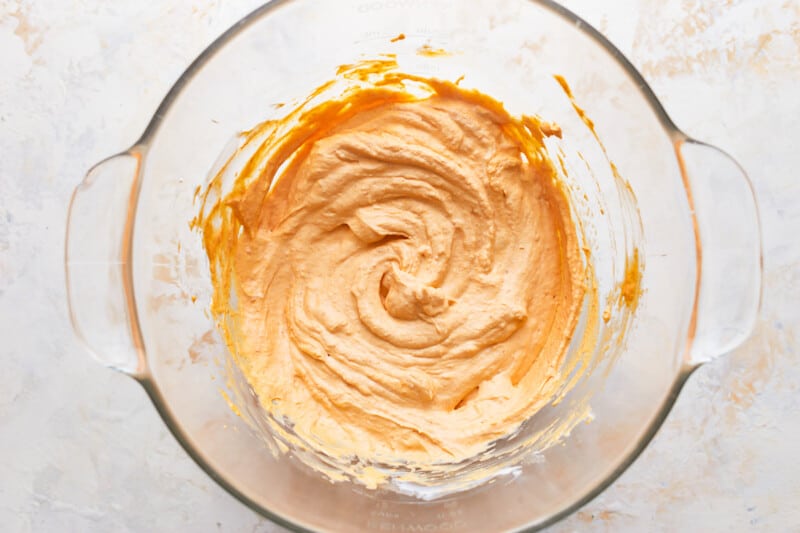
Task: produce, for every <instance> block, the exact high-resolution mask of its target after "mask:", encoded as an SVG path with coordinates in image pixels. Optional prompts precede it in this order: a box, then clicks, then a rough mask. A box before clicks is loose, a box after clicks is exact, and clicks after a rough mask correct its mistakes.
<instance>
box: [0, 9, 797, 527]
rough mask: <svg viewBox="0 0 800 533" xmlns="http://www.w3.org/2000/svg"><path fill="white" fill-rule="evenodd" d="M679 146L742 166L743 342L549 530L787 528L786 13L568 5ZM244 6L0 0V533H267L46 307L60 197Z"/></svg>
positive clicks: (793, 501)
mask: <svg viewBox="0 0 800 533" xmlns="http://www.w3.org/2000/svg"><path fill="white" fill-rule="evenodd" d="M565 3H566V5H567V6H568V7H570V8H571V9H573V10H575V11H576V12H577V13H578V14H580V15H582V16H583V17H585V18H586V19H587V20H588V21H589V22H590V23H592V24H593V25H595V26H596V27H597V28H599V29H600V30H601V31H602V32H604V33H605V34H606V35H607V36H608V37H609V38H610V39H611V40H612V41H613V42H614V43H615V44H616V45H617V46H618V47H619V48H620V49H621V50H622V51H623V53H625V54H626V55H627V56H628V57H629V58H630V59H631V60H632V61H633V63H634V64H635V65H636V66H637V67H639V68H640V69H641V71H642V72H643V74H644V76H645V78H646V79H647V80H648V81H649V82H650V83H651V84H652V86H653V88H654V90H655V92H656V93H657V95H658V96H659V97H660V98H661V100H662V102H663V104H664V106H665V107H666V109H667V111H668V112H669V113H670V114H671V115H672V117H673V119H674V120H675V122H676V123H677V124H678V125H679V126H681V127H682V128H683V129H684V130H685V131H687V132H688V133H689V134H690V135H693V136H695V137H697V138H699V139H703V140H706V141H708V142H711V143H712V144H715V145H718V146H720V147H722V148H723V149H725V150H727V151H729V152H730V153H732V154H733V155H734V156H735V157H736V158H737V159H738V160H739V161H740V162H741V164H742V165H743V166H744V167H745V169H746V170H747V171H748V172H749V174H750V176H751V178H752V180H753V182H754V184H755V188H756V191H757V194H758V197H759V203H760V206H761V210H762V217H763V225H764V245H765V246H764V249H765V269H766V272H765V274H766V277H765V295H764V308H763V313H762V316H761V319H760V320H759V323H758V326H757V329H756V332H755V334H754V336H753V338H752V339H751V340H750V341H748V342H747V344H746V345H745V346H743V347H741V348H740V349H738V350H736V351H735V352H734V353H732V354H729V355H728V356H726V357H724V358H722V359H720V360H717V361H715V362H713V363H711V364H709V365H707V366H705V367H703V368H702V369H700V370H699V371H698V372H697V373H696V374H695V375H694V376H693V377H692V378H691V380H690V382H689V384H688V385H687V387H686V388H685V389H684V391H683V393H682V395H681V397H680V399H679V401H678V403H677V405H676V406H675V409H674V410H673V412H672V414H671V415H670V416H669V419H668V420H667V422H666V423H665V425H664V427H663V429H662V430H661V431H660V433H659V434H658V436H657V437H656V439H655V440H654V441H653V443H652V444H651V445H650V447H649V448H648V449H647V450H646V451H645V453H644V454H643V455H642V456H641V458H640V459H639V460H638V461H637V462H636V463H635V464H634V465H633V466H632V467H631V468H630V470H628V471H627V472H626V473H625V474H624V475H623V476H622V477H621V478H620V480H619V481H617V482H616V483H615V484H614V485H613V486H612V487H611V488H609V489H608V490H607V491H606V492H605V493H604V494H603V495H601V496H600V497H599V498H597V499H596V500H595V501H593V502H592V503H590V504H589V505H587V506H586V507H585V508H584V509H582V510H581V511H579V512H578V513H576V514H575V515H573V516H572V517H570V518H569V519H567V520H565V521H563V522H561V523H560V524H558V525H556V526H554V527H553V528H552V531H555V532H566V531H573V530H581V531H584V530H586V531H724V532H730V531H750V530H759V531H800V506H798V504H799V503H800V458H799V457H800V455H798V453H799V452H798V445H800V392H799V391H798V385H800V360H799V356H798V351H797V333H798V326H800V320H799V318H800V266H799V265H800V175H798V173H799V172H800V171H799V170H798V169H800V0H727V1H726V0H705V1H701V0H667V1H663V0H614V1H613V2H612V1H606V2H597V1H595V0H569V1H565ZM258 4H259V1H258V0H226V1H221V0H194V1H192V0H173V1H169V2H167V1H164V2H147V1H142V0H115V1H113V2H110V1H103V0H37V1H33V0H31V1H28V2H16V1H10V0H0V529H1V530H2V531H87V532H107V531H229V532H238V531H257V532H274V531H279V530H280V528H278V527H276V526H274V525H272V524H270V523H269V522H268V521H266V520H264V519H262V518H259V517H258V516H256V515H255V514H254V513H252V512H251V511H249V510H248V509H246V508H245V507H243V506H242V505H240V504H239V503H238V502H237V501H235V500H234V499H233V498H232V497H231V496H229V495H227V494H226V493H225V492H224V491H223V490H222V489H220V488H219V487H217V486H216V485H215V484H214V483H213V482H212V481H211V480H210V479H209V478H207V477H206V476H205V475H204V474H203V473H202V472H201V471H200V469H199V468H198V467H196V466H195V465H194V463H192V462H191V461H190V459H189V458H188V457H187V456H186V455H185V454H184V453H183V451H182V450H181V449H180V448H179V447H178V445H177V444H176V442H175V441H174V440H173V438H172V437H171V436H170V435H169V434H168V433H167V431H166V430H165V428H164V425H163V424H162V423H161V420H160V419H159V418H158V415H157V414H156V412H155V410H154V409H153V407H152V406H151V404H150V402H149V400H148V399H147V398H146V396H145V394H144V392H143V391H142V390H140V388H139V386H138V385H136V384H135V383H134V382H133V381H132V380H130V379H128V378H126V377H124V376H122V375H120V374H116V373H114V372H112V371H109V370H106V369H104V368H102V367H101V366H100V365H98V364H97V363H95V362H93V361H92V360H90V358H89V357H88V355H87V354H86V353H85V352H84V351H83V350H82V349H81V347H80V346H78V344H77V343H76V341H75V340H74V339H73V336H72V333H71V330H70V327H69V324H68V321H67V314H66V313H67V311H66V304H65V290H64V273H63V266H62V263H63V240H64V223H65V219H66V208H67V202H68V198H69V194H70V192H71V190H72V189H73V187H74V186H75V185H76V184H77V183H78V182H79V180H80V179H81V177H82V175H83V173H84V172H85V171H86V170H87V169H88V168H89V166H90V165H91V164H92V163H94V162H97V161H98V160H99V159H101V158H103V157H104V156H107V155H110V154H112V153H115V152H117V151H119V150H120V149H123V148H126V147H127V146H128V145H129V144H130V143H131V142H132V141H133V140H134V139H136V138H137V137H138V135H139V134H140V133H141V131H142V129H143V128H144V126H145V124H146V122H147V121H148V120H149V118H150V115H151V113H152V112H153V111H154V110H155V108H156V106H157V104H158V102H159V101H160V99H161V97H162V96H163V95H164V94H165V92H166V91H167V90H168V88H169V87H170V85H171V84H172V82H173V81H174V80H175V79H176V78H177V77H178V76H179V75H180V73H181V72H182V70H183V69H184V68H185V67H186V66H187V65H188V63H189V62H190V61H191V60H192V59H193V58H194V57H195V56H196V55H197V54H198V53H199V52H200V51H201V50H202V49H203V48H204V47H205V46H206V45H208V44H209V43H210V42H211V41H212V39H213V38H215V37H216V36H217V35H218V34H219V33H221V32H222V31H223V30H225V29H226V28H227V27H228V26H230V25H231V24H232V23H234V22H235V21H236V20H237V19H239V18H240V17H242V16H243V15H245V14H247V13H248V12H249V11H250V10H252V9H253V8H255V7H256V6H257V5H258Z"/></svg>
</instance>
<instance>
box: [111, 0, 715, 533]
mask: <svg viewBox="0 0 800 533" xmlns="http://www.w3.org/2000/svg"><path fill="white" fill-rule="evenodd" d="M292 1H294V0H269V1H267V2H266V3H265V4H263V5H261V6H259V7H257V8H256V9H254V10H253V11H251V12H250V13H248V14H247V15H245V16H244V17H243V18H241V19H240V20H239V21H237V22H236V23H234V24H233V25H232V26H231V27H230V28H228V29H227V30H225V31H224V32H223V33H222V34H221V35H219V37H217V38H216V39H215V40H214V41H213V42H212V43H211V44H209V45H208V46H207V47H206V48H205V49H204V50H203V51H202V52H201V53H200V54H199V55H198V56H197V57H196V58H195V59H194V60H193V61H192V62H191V63H190V64H189V66H188V67H187V68H186V70H184V72H183V73H182V74H181V75H180V77H179V78H178V79H177V80H176V81H175V83H174V84H173V85H172V87H171V88H170V89H169V91H168V92H167V94H166V95H165V96H164V98H163V99H162V100H161V103H160V104H159V106H158V108H157V109H156V111H155V113H154V114H153V116H152V118H151V119H150V121H149V122H148V124H147V126H146V127H145V129H144V131H143V132H142V134H141V136H140V137H139V138H138V140H137V141H136V142H135V143H134V144H133V145H132V146H131V148H129V149H128V150H127V152H128V153H139V154H141V155H142V156H143V157H144V156H145V155H146V152H147V148H148V146H149V144H150V142H151V141H152V139H153V138H154V136H155V134H156V132H157V131H158V128H159V126H160V125H161V123H162V121H163V118H164V117H165V116H166V114H167V112H168V111H169V108H170V107H171V106H172V105H173V103H174V102H175V100H177V98H178V96H179V95H180V93H181V91H182V90H183V89H184V88H185V87H186V86H187V85H188V84H189V83H190V82H191V81H192V79H193V78H194V77H195V75H196V74H197V73H198V72H199V71H200V70H201V69H202V68H203V67H204V66H205V64H206V63H207V62H208V61H209V60H210V59H211V58H212V57H213V56H214V55H215V54H216V53H217V52H218V51H219V50H220V49H221V48H222V47H223V46H225V45H226V44H227V43H228V42H229V41H231V40H232V39H233V38H234V37H236V36H237V35H238V34H239V33H241V32H242V31H244V30H246V29H247V28H248V27H250V26H251V25H253V24H254V23H255V22H257V21H258V20H260V19H261V18H262V17H265V16H267V15H269V14H270V13H271V12H272V11H273V10H275V9H277V8H278V7H280V6H282V5H284V4H288V3H290V2H292ZM521 1H523V2H530V3H533V4H537V5H538V6H540V7H542V8H544V9H546V10H548V11H550V12H551V13H553V14H555V15H557V16H559V17H561V18H562V19H563V20H565V21H567V22H570V23H572V24H574V25H575V26H576V27H577V28H578V29H579V30H580V31H581V32H583V34H584V35H586V36H587V37H589V38H590V39H591V40H592V41H593V42H594V43H595V44H597V45H598V46H600V47H602V48H603V49H604V50H605V51H606V52H607V53H609V55H611V56H612V57H613V58H614V59H616V61H617V63H618V64H619V65H620V66H621V67H622V68H623V71H624V72H625V74H627V76H628V77H629V78H630V80H631V81H633V82H634V84H635V85H636V87H637V88H638V90H639V93H640V94H641V96H642V97H643V98H644V99H645V100H646V101H647V103H648V104H649V105H650V108H651V109H652V110H653V112H654V113H655V115H656V117H657V118H658V120H659V122H660V124H661V126H662V128H663V129H664V131H665V132H666V134H667V135H668V136H669V137H670V139H671V140H672V141H673V143H674V144H675V145H676V146H677V145H678V143H682V142H696V141H694V139H692V138H690V137H689V136H687V135H686V134H685V133H684V132H683V131H681V130H680V129H679V128H678V127H677V126H676V125H675V123H674V122H673V121H672V119H671V118H670V117H669V115H668V114H667V112H666V110H665V109H664V107H663V106H662V105H661V102H660V101H659V100H658V98H657V97H656V95H655V93H654V92H653V90H652V89H651V87H650V85H649V84H648V83H647V81H646V80H645V79H644V77H643V76H642V75H641V73H640V72H639V71H638V70H637V69H636V67H634V66H633V64H632V63H631V62H630V61H629V60H628V58H627V57H625V55H624V54H623V53H622V52H621V51H620V50H619V49H618V48H617V47H616V46H615V45H614V44H612V43H611V41H609V40H608V39H607V38H606V37H605V36H604V35H603V34H602V33H600V31H598V30H597V29H596V28H595V27H594V26H592V25H591V24H589V23H588V22H586V21H585V20H584V19H582V18H581V17H580V16H578V15H577V14H576V13H574V12H572V11H571V10H569V9H568V8H566V7H564V6H562V5H561V4H559V3H557V2H556V1H555V0H521ZM123 153H124V152H123ZM136 192H137V194H136V195H137V198H136V199H135V202H136V203H137V204H138V188H137V191H136ZM135 212H136V209H135V206H134V209H132V212H131V213H129V217H130V222H131V225H130V228H131V230H130V231H131V232H132V231H134V230H133V228H134V226H135V225H134V224H133V223H132V222H133V219H134V217H135ZM692 218H693V222H694V224H695V227H696V224H697V221H696V219H695V217H694V215H692ZM132 246H133V239H132V238H129V239H127V247H129V248H132ZM698 246H699V241H698ZM131 251H132V250H131V249H129V250H128V253H129V254H130V252H131ZM126 274H127V275H126V276H125V278H126V283H130V285H131V286H133V284H132V281H133V279H132V272H130V271H128V272H127V273H126ZM699 281H700V280H699V276H698V279H697V283H699ZM695 296H696V295H695ZM134 311H135V308H134ZM696 316H697V298H695V300H694V303H693V308H692V311H691V315H690V323H692V324H693V323H694V322H695V320H696ZM133 322H134V323H133V324H131V327H132V333H133V335H134V337H136V339H134V340H135V341H138V346H140V347H143V346H144V343H143V338H142V334H141V331H140V329H139V327H138V320H133ZM688 337H689V339H688V342H687V343H686V345H685V346H686V347H685V349H684V354H685V355H686V357H684V360H685V361H688V360H689V359H688V352H689V350H690V348H691V344H692V340H693V332H692V331H691V328H690V331H689V335H688ZM145 357H146V356H145ZM699 366H700V364H689V363H685V364H683V365H682V366H681V367H680V368H679V369H678V371H677V373H676V376H675V380H674V381H673V383H672V386H671V388H670V390H669V391H668V393H667V394H666V396H665V398H664V400H663V401H662V403H661V405H660V406H659V407H658V409H657V410H656V411H655V415H654V416H653V418H652V420H651V421H650V423H649V424H648V426H647V427H646V428H645V430H644V432H643V433H642V435H641V437H640V438H639V439H638V441H636V442H635V445H634V446H633V447H632V448H631V450H630V451H629V452H627V454H626V455H624V456H623V457H622V459H621V460H620V461H619V462H618V463H617V465H616V466H615V467H614V469H613V470H612V471H611V472H610V473H609V474H608V475H607V476H606V477H605V478H603V479H602V480H601V481H600V482H599V483H597V485H595V486H594V487H592V488H591V489H590V490H588V491H586V492H585V493H584V494H582V495H580V496H579V497H577V498H575V499H574V500H573V502H572V503H570V504H569V505H566V506H564V507H562V508H561V509H558V510H557V511H555V512H553V513H552V514H550V515H549V516H547V517H546V518H544V519H542V520H538V521H534V522H529V523H528V524H526V525H524V526H522V527H521V528H520V529H519V530H518V531H539V530H541V529H544V528H546V527H549V526H551V525H553V524H555V523H557V522H559V521H560V520H562V519H564V518H566V517H567V516H569V515H571V514H572V513H574V512H575V511H577V510H578V509H580V508H581V507H583V506H584V505H586V504H587V503H589V502H590V501H592V500H593V499H595V498H596V497H597V496H598V495H599V494H600V493H602V492H603V491H604V490H605V489H607V488H608V487H609V486H610V485H611V484H612V483H614V482H615V481H616V480H617V479H618V478H619V477H620V476H621V475H622V473H623V472H624V471H625V470H627V469H628V468H629V467H630V465H631V464H633V462H634V461H635V460H636V459H637V458H638V457H639V456H640V455H641V453H642V452H643V451H644V449H645V448H646V447H647V445H648V444H649V443H650V441H651V440H652V439H653V437H654V436H655V434H656V433H657V432H658V430H659V429H660V427H661V425H662V424H663V422H664V420H665V419H666V418H667V416H668V414H669V412H670V411H671V409H672V407H673V405H674V404H675V401H676V400H677V398H678V395H679V393H680V391H681V389H682V388H683V386H684V384H685V383H686V380H687V379H688V378H689V377H690V376H691V374H692V373H693V372H694V370H696V369H697V368H698V367H699ZM131 377H132V378H133V379H134V380H136V381H137V382H138V383H139V384H140V385H141V386H142V387H143V388H144V390H145V392H146V393H147V395H148V396H149V398H150V400H151V401H152V403H153V405H154V406H155V408H156V410H157V412H158V413H159V415H160V416H161V418H162V420H163V421H164V423H165V425H166V426H167V428H168V429H169V431H170V432H171V433H172V435H173V436H174V437H175V439H176V440H177V441H178V443H179V444H180V445H181V447H182V448H183V449H184V451H185V452H186V453H187V454H188V455H189V456H190V457H191V458H192V459H193V460H194V462H195V463H196V464H197V465H198V466H199V467H200V468H201V469H202V470H203V471H204V472H205V473H206V474H207V475H208V476H209V477H210V478H211V479H213V480H214V481H215V482H216V483H217V484H218V485H220V486H221V487H222V488H223V489H224V490H225V491H226V492H228V493H229V494H230V495H232V496H233V497H234V498H236V499H237V500H239V501H240V502H241V503H243V504H244V505H246V506H247V507H249V508H250V509H251V510H253V511H254V512H256V513H257V514H259V515H261V516H263V517H265V518H267V519H268V520H270V521H272V522H274V523H276V524H278V525H281V526H283V527H285V528H287V529H290V530H293V531H301V532H306V531H313V530H310V529H307V528H306V527H303V526H302V525H300V524H298V523H295V522H292V521H291V520H290V519H288V518H286V517H284V516H281V515H279V514H277V513H275V512H273V511H271V510H269V509H267V508H265V507H263V506H262V505H260V504H259V503H257V502H256V501H254V500H253V499H251V498H250V497H249V496H247V495H246V494H244V493H243V492H242V491H240V490H239V489H238V488H237V487H235V486H234V485H233V484H232V483H231V482H229V481H228V480H227V479H226V478H225V477H224V476H223V475H221V474H220V473H219V472H217V471H216V470H215V469H214V467H213V466H212V465H211V462H210V461H209V460H207V459H206V458H205V457H204V456H203V454H202V453H200V452H199V451H198V450H197V449H196V448H194V446H193V445H192V443H191V440H190V439H189V437H188V436H187V435H186V434H184V431H183V430H182V429H181V426H180V424H179V423H178V421H177V419H176V418H175V417H174V416H173V414H172V412H171V410H170V408H169V406H168V405H167V403H166V401H165V400H164V397H163V395H162V394H161V392H160V390H159V387H158V384H157V382H156V381H155V380H154V379H153V376H152V375H151V373H150V371H149V369H147V368H146V367H145V369H144V370H143V371H142V372H139V373H135V374H131Z"/></svg>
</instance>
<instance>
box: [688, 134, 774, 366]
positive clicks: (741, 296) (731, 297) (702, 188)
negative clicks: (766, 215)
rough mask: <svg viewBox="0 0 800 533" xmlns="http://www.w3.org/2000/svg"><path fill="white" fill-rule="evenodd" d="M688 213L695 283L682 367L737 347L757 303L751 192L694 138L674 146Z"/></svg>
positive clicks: (757, 235) (738, 171)
mask: <svg viewBox="0 0 800 533" xmlns="http://www.w3.org/2000/svg"><path fill="white" fill-rule="evenodd" d="M676 151H677V153H678V160H679V162H680V164H681V172H682V174H683V179H684V183H685V185H686V190H687V191H688V194H689V202H690V208H691V209H692V211H693V214H694V224H695V237H696V242H697V254H698V265H699V268H698V285H697V293H696V300H695V311H696V312H695V314H694V319H693V323H692V324H691V325H690V332H691V331H692V330H693V331H694V335H693V339H692V342H691V348H690V350H689V356H688V357H689V360H688V361H687V363H688V364H689V365H691V366H696V365H699V364H701V363H704V362H707V361H710V360H712V359H714V358H715V357H717V356H719V355H722V354H725V353H727V352H729V351H731V350H733V349H734V348H736V347H737V346H739V345H740V344H741V343H742V342H743V341H744V340H745V339H746V338H747V336H748V335H750V332H751V331H752V329H753V326H754V324H755V321H756V317H757V316H758V312H759V307H760V300H761V269H762V257H761V229H760V223H759V218H758V208H757V205H756V198H755V193H754V191H753V187H752V185H751V183H750V180H749V179H748V178H747V174H746V173H745V172H744V170H743V169H742V167H740V166H739V164H738V163H737V162H736V161H734V160H733V158H731V157H730V156H729V155H728V154H726V153H725V152H723V151H722V150H720V149H718V148H715V147H713V146H710V145H708V144H704V143H701V142H698V141H695V140H691V139H687V140H682V141H680V142H678V143H677V144H676Z"/></svg>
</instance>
